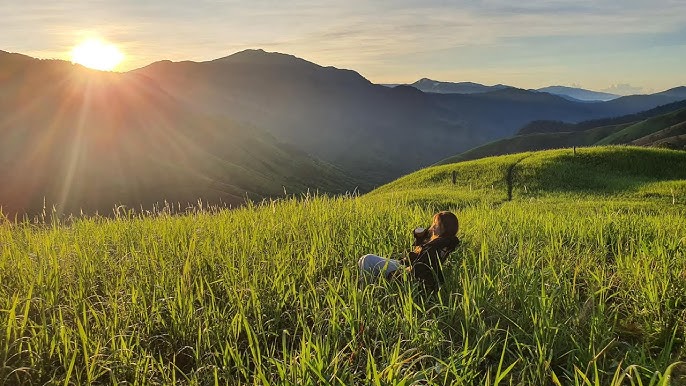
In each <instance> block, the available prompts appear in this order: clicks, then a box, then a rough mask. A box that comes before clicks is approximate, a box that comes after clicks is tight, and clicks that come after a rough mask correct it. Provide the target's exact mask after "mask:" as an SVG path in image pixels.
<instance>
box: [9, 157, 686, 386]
mask: <svg viewBox="0 0 686 386" xmlns="http://www.w3.org/2000/svg"><path fill="white" fill-rule="evenodd" d="M509 161H512V162H519V159H515V158H513V159H512V160H509ZM509 161H508V162H509ZM501 166H502V167H501ZM506 166H507V162H506V163H503V164H502V165H500V164H498V163H496V164H495V166H494V168H493V169H492V170H493V173H494V174H493V181H492V183H489V181H486V182H484V183H483V184H481V185H479V186H476V184H475V185H474V186H473V188H472V189H468V188H466V187H464V186H460V187H453V186H444V187H437V186H434V187H431V186H430V185H429V184H428V183H427V184H424V185H422V184H417V186H418V188H417V189H416V190H414V191H412V190H411V189H409V188H403V187H402V186H399V187H397V189H389V190H386V189H380V190H379V191H377V192H375V193H374V194H371V195H368V196H363V197H336V198H331V197H313V196H309V195H307V196H301V197H298V198H290V199H284V200H279V201H269V202H263V203H262V204H251V205H248V206H247V207H244V208H241V209H236V210H218V209H209V210H207V209H205V210H193V211H189V212H188V213H185V214H183V215H180V214H179V215H177V214H172V213H170V211H169V210H160V211H157V212H155V213H149V214H146V215H136V214H133V213H130V212H126V211H119V212H118V215H117V217H116V218H103V217H91V218H78V219H71V220H69V221H60V220H57V219H55V220H50V219H46V220H45V221H38V222H28V221H26V222H23V223H12V222H9V221H4V222H2V223H0V253H1V257H0V384H7V385H16V384H61V385H81V384H137V385H143V384H145V385H162V384H188V385H213V384H221V385H223V384H275V385H277V384H278V385H281V384H292V385H296V384H297V385H307V384H311V385H320V384H339V385H350V384H364V385H368V384H373V385H412V384H437V385H443V384H486V385H505V384H541V385H544V384H545V385H548V384H553V385H617V386H619V385H669V384H683V383H684V382H686V380H685V379H684V374H685V373H686V368H685V367H684V365H683V364H682V363H681V361H683V360H685V359H686V347H685V346H684V339H685V338H686V205H684V201H685V200H684V199H685V198H686V197H685V196H684V195H683V190H681V189H680V187H681V185H680V183H678V182H664V183H660V182H655V183H652V184H651V185H646V187H643V188H640V189H637V190H635V191H634V196H628V195H620V196H616V195H612V196H603V195H596V196H593V197H591V196H588V195H584V196H583V197H584V198H583V199H578V198H574V197H577V196H571V195H564V194H562V195H558V194H556V195H548V196H543V195H541V194H531V195H530V196H527V195H526V194H527V193H524V191H523V190H521V191H520V190H516V194H515V196H514V199H513V200H512V201H507V200H506V199H505V198H506V196H505V194H504V188H505V186H504V185H503V184H501V183H500V184H499V182H498V180H497V178H496V175H499V173H502V172H503V171H506V170H507V167H506ZM440 168H442V167H439V168H436V169H435V170H433V171H431V170H430V171H426V172H422V173H425V175H424V177H427V178H428V180H429V181H433V180H432V177H431V176H432V174H431V173H435V172H436V171H438V173H439V174H435V175H438V176H439V177H436V178H434V179H435V180H436V181H438V182H440V183H442V182H441V181H443V180H441V178H442V177H440V176H442V174H440V173H443V174H445V173H448V169H446V171H445V173H444V171H443V170H442V169H440ZM465 173H467V170H466V169H465ZM477 174H478V173H477ZM435 175H434V176H435ZM424 177H422V176H421V173H420V177H417V176H414V177H411V178H424ZM408 178H409V177H408ZM475 178H476V177H475ZM489 178H490V177H489ZM484 181H485V180H484ZM400 182H402V181H400ZM438 182H437V183H438ZM516 189H520V188H519V187H516ZM666 190H669V191H671V192H674V191H675V190H676V191H677V193H672V194H675V196H674V197H675V198H674V200H675V203H674V204H673V203H672V199H671V198H670V199H669V200H667V199H666V197H664V195H663V193H664V192H665V191H666ZM649 193H650V194H649ZM437 209H452V210H454V211H455V212H456V213H457V215H458V217H459V219H460V232H459V236H460V237H461V238H462V240H463V243H462V245H461V247H460V248H459V249H458V250H457V251H456V252H455V253H454V254H453V255H452V256H451V257H450V259H449V260H450V261H449V263H448V265H447V266H446V279H447V282H446V283H445V285H444V286H443V287H442V288H441V290H440V291H439V292H437V293H434V294H426V293H423V292H422V291H421V290H420V289H419V288H417V287H416V286H415V284H414V283H412V282H411V281H407V280H399V281H393V282H387V281H381V282H380V283H377V284H373V285H370V286H367V287H364V288H360V287H359V286H358V275H357V267H356V261H357V259H358V258H359V256H361V255H363V254H366V253H376V254H380V255H383V256H393V255H398V254H402V253H403V252H404V251H405V250H407V249H409V247H410V244H411V241H412V240H411V239H412V236H411V230H412V229H413V228H414V227H415V226H417V225H424V226H426V225H428V222H429V220H430V218H431V216H432V214H433V213H434V211H435V210H437Z"/></svg>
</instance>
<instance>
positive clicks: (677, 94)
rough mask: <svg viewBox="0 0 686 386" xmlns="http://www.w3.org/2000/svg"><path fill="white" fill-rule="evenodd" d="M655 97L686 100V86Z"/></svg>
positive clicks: (660, 93)
mask: <svg viewBox="0 0 686 386" xmlns="http://www.w3.org/2000/svg"><path fill="white" fill-rule="evenodd" d="M654 95H663V96H667V97H672V98H679V99H686V86H679V87H674V88H670V89H669V90H665V91H662V92H659V93H657V94H654Z"/></svg>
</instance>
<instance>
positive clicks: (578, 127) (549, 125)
mask: <svg viewBox="0 0 686 386" xmlns="http://www.w3.org/2000/svg"><path fill="white" fill-rule="evenodd" d="M683 108H686V98H684V100H679V101H677V102H672V103H668V104H665V105H661V106H658V107H655V108H652V109H649V110H646V111H641V112H639V113H635V114H627V115H622V116H617V117H611V118H603V119H591V120H588V121H583V122H578V123H570V122H562V121H545V120H543V121H541V120H539V121H532V122H529V123H528V124H526V125H524V126H522V127H521V128H520V129H519V130H518V131H517V134H533V133H560V132H569V131H584V130H588V129H592V128H596V127H601V126H611V125H621V124H624V123H633V122H638V121H642V120H645V119H648V118H652V117H656V116H658V115H663V114H667V113H671V112H673V111H677V110H680V109H683Z"/></svg>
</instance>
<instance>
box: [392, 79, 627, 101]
mask: <svg viewBox="0 0 686 386" xmlns="http://www.w3.org/2000/svg"><path fill="white" fill-rule="evenodd" d="M386 86H388V87H395V86H398V85H397V84H387V85H386ZM408 86H412V87H414V88H416V89H418V90H421V91H424V92H430V93H437V94H478V93H485V92H490V91H497V90H503V89H506V88H514V87H512V86H507V85H504V84H496V85H493V86H486V85H483V84H479V83H473V82H457V83H454V82H441V81H437V80H432V79H428V78H422V79H420V80H418V81H416V82H414V83H411V84H408ZM531 91H540V92H545V93H548V94H553V95H558V96H561V97H563V98H565V99H568V100H571V101H575V102H579V101H583V102H598V101H602V102H605V101H610V100H613V99H617V98H619V97H621V96H620V95H615V94H609V93H605V92H599V91H591V90H586V89H582V88H576V87H567V86H548V87H543V88H539V89H535V90H531Z"/></svg>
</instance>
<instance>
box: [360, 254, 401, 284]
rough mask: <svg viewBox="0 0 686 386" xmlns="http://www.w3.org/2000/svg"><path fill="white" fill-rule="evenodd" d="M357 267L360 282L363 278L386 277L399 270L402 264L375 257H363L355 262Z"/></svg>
mask: <svg viewBox="0 0 686 386" xmlns="http://www.w3.org/2000/svg"><path fill="white" fill-rule="evenodd" d="M357 266H358V267H360V280H364V278H365V276H371V277H378V276H382V274H383V276H384V277H388V275H390V274H391V273H392V272H393V271H396V270H398V269H400V268H401V267H402V266H403V264H402V263H401V262H400V261H398V260H393V259H386V258H384V257H380V256H376V255H364V256H362V257H360V260H358V261H357Z"/></svg>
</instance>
